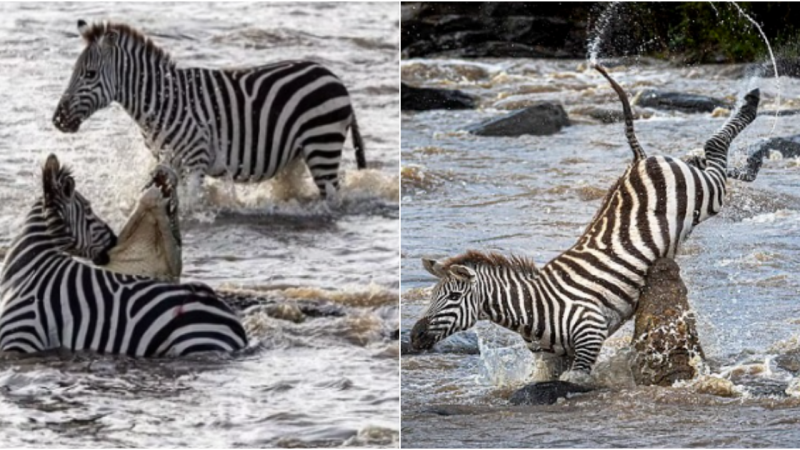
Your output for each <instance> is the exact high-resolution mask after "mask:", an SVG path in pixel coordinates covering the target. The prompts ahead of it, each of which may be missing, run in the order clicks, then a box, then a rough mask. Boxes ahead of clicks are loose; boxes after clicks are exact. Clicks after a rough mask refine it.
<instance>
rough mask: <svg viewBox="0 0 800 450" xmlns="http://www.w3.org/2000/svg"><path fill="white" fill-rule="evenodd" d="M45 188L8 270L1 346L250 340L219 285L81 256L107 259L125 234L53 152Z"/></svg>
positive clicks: (108, 348) (187, 347)
mask: <svg viewBox="0 0 800 450" xmlns="http://www.w3.org/2000/svg"><path fill="white" fill-rule="evenodd" d="M42 186H43V195H42V197H40V198H38V199H37V200H36V202H35V203H34V205H33V207H32V208H31V209H30V211H29V212H28V215H27V216H26V218H25V223H24V224H23V225H22V230H21V232H20V234H19V235H18V236H16V238H14V240H13V242H12V244H11V247H10V249H9V250H8V254H7V255H6V258H5V263H4V265H3V270H2V273H1V274H0V298H1V299H2V303H0V350H2V351H15V352H22V353H34V352H39V351H43V350H48V349H65V350H70V351H78V350H92V351H96V352H99V353H109V354H124V355H129V356H180V355H186V354H190V353H196V352H202V351H212V350H216V351H234V350H238V349H241V348H244V347H245V346H246V345H247V337H246V336H245V332H244V328H243V327H242V324H241V323H240V321H239V319H238V318H237V316H236V314H234V312H233V311H232V310H231V309H230V308H229V307H228V306H227V305H226V304H225V303H223V302H222V301H221V300H219V299H218V298H217V296H216V295H215V294H214V291H212V290H211V288H209V287H207V286H205V285H203V284H198V283H186V284H175V283H164V282H158V281H155V280H152V279H149V278H145V277H135V276H130V275H121V274H116V273H113V272H110V271H107V270H104V269H100V268H96V267H93V266H91V265H89V264H87V263H84V262H82V261H79V260H77V259H75V258H73V256H77V257H81V258H87V259H92V260H94V261H95V262H97V263H98V264H104V263H107V262H108V251H109V250H110V249H111V248H112V247H114V246H115V244H116V241H117V238H116V236H115V235H114V232H113V231H112V230H111V228H109V227H108V225H107V224H105V222H103V221H102V220H101V219H99V218H98V217H97V216H96V215H95V214H94V213H93V212H92V209H91V205H90V203H89V202H88V201H87V200H86V199H85V198H84V197H83V196H82V195H81V194H80V193H79V192H78V191H77V190H76V189H75V181H74V179H73V177H72V175H71V174H70V170H69V168H67V167H64V166H61V165H60V163H59V161H58V159H57V158H56V157H55V156H54V155H50V156H49V157H48V158H47V161H46V162H45V165H44V167H43V169H42Z"/></svg>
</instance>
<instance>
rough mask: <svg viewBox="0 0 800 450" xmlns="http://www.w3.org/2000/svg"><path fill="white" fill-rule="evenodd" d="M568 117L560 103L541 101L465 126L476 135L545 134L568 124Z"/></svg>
mask: <svg viewBox="0 0 800 450" xmlns="http://www.w3.org/2000/svg"><path fill="white" fill-rule="evenodd" d="M569 124H570V123H569V117H568V116H567V113H566V111H564V108H563V107H561V105H555V104H553V103H547V102H542V103H538V104H536V105H533V106H530V107H528V108H525V109H521V110H518V111H514V112H512V113H510V114H507V115H504V116H502V117H497V118H494V119H489V120H486V121H484V122H481V123H477V124H473V125H470V126H468V127H467V128H466V130H467V131H469V132H470V133H472V134H475V135H478V136H522V135H524V134H532V135H535V136H546V135H550V134H555V133H558V132H559V131H561V128H563V127H566V126H569Z"/></svg>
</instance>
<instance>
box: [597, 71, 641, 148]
mask: <svg viewBox="0 0 800 450" xmlns="http://www.w3.org/2000/svg"><path fill="white" fill-rule="evenodd" d="M594 68H595V69H596V70H597V71H598V72H600V74H601V75H603V76H604V77H605V79H606V80H608V82H609V83H611V87H612V88H613V89H614V91H616V93H617V95H618V96H619V100H620V101H621V102H622V113H623V117H624V118H625V137H627V138H628V144H629V145H630V146H631V150H633V162H634V164H635V163H637V162H639V161H641V160H643V159H645V158H647V155H645V154H644V149H642V146H641V145H639V141H638V140H637V139H636V133H634V131H633V112H631V104H630V103H629V102H628V96H627V95H626V94H625V91H624V90H622V87H620V85H619V84H617V82H616V81H614V79H613V78H611V76H610V75H608V72H606V69H605V67H603V66H601V65H600V64H595V65H594Z"/></svg>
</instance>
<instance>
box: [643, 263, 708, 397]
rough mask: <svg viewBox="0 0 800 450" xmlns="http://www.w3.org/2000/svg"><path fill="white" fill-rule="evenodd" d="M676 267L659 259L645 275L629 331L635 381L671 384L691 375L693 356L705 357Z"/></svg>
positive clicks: (678, 270) (693, 369) (676, 265)
mask: <svg viewBox="0 0 800 450" xmlns="http://www.w3.org/2000/svg"><path fill="white" fill-rule="evenodd" d="M687 293H688V291H687V289H686V285H685V284H683V280H681V276H680V268H679V267H678V264H677V263H675V261H673V260H672V259H669V258H661V259H659V260H657V261H656V262H655V264H653V266H652V267H651V268H650V271H649V272H648V274H647V279H646V281H645V287H644V289H643V290H642V294H641V296H640V297H639V306H638V307H637V309H636V316H635V319H634V320H635V322H634V331H633V341H632V342H633V347H634V349H635V350H636V356H635V357H634V363H633V366H634V367H633V376H634V379H635V380H636V384H639V385H658V386H672V384H673V383H674V382H675V381H677V380H689V379H692V378H694V377H695V375H696V373H695V368H694V367H693V366H692V365H691V364H690V361H691V359H692V358H693V356H694V355H699V356H700V357H701V358H705V355H704V354H703V349H702V347H701V346H700V339H699V337H698V334H697V327H696V324H695V317H694V313H693V312H692V310H691V306H690V305H689V300H688V297H687Z"/></svg>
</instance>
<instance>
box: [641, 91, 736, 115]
mask: <svg viewBox="0 0 800 450" xmlns="http://www.w3.org/2000/svg"><path fill="white" fill-rule="evenodd" d="M636 106H639V107H644V108H655V109H664V110H669V111H681V112H685V113H704V112H712V111H714V109H715V108H727V109H730V108H732V107H733V105H731V104H730V103H728V102H726V101H725V100H722V99H718V98H713V97H707V96H705V95H696V94H686V93H683V92H667V91H659V90H655V89H646V90H644V91H642V93H641V94H639V96H638V100H637V101H636Z"/></svg>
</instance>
